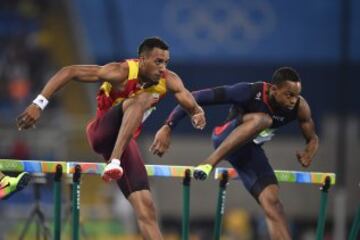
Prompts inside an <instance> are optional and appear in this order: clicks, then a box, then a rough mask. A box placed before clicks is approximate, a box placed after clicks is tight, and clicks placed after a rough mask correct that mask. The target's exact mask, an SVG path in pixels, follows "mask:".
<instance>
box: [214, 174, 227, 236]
mask: <svg viewBox="0 0 360 240" xmlns="http://www.w3.org/2000/svg"><path fill="white" fill-rule="evenodd" d="M228 181H229V174H228V171H224V172H223V173H222V178H221V180H220V185H219V186H220V189H219V194H218V201H217V207H216V218H215V228H214V239H215V240H220V237H221V225H222V218H223V215H224V211H225V197H226V186H227V183H228Z"/></svg>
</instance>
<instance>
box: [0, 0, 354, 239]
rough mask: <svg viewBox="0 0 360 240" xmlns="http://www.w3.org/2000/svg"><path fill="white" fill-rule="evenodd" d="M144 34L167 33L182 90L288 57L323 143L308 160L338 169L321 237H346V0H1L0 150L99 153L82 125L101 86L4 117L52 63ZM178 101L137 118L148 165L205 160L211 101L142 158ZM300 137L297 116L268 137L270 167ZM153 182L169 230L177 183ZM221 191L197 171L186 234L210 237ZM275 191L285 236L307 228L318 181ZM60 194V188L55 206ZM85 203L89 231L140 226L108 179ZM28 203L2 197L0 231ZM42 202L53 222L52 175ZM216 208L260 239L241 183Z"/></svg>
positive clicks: (350, 115) (176, 207)
mask: <svg viewBox="0 0 360 240" xmlns="http://www.w3.org/2000/svg"><path fill="white" fill-rule="evenodd" d="M149 36H159V37H161V38H162V39H164V40H165V41H166V42H167V43H168V44H169V45H170V54H171V62H170V65H169V68H170V69H172V70H174V71H176V72H177V73H178V74H179V75H180V76H181V77H182V79H183V81H184V83H185V85H186V86H187V87H188V88H189V89H190V90H196V89H200V88H204V87H209V86H216V85H223V84H232V83H235V82H238V81H250V82H254V81H263V80H269V79H270V78H271V74H272V72H273V71H274V70H275V69H276V68H278V67H280V66H285V65H286V66H292V67H294V68H295V69H297V70H298V72H299V73H300V76H301V78H302V81H303V96H304V97H305V98H306V99H307V100H308V102H309V103H310V105H311V108H312V112H313V117H314V120H315V121H316V126H317V131H318V132H319V136H320V143H321V144H320V150H319V153H318V155H317V157H316V159H315V161H314V163H313V165H312V166H311V167H310V168H309V170H311V171H333V172H336V173H337V174H338V185H337V186H336V187H335V188H333V189H331V190H330V197H331V198H330V203H329V209H328V218H327V223H328V224H327V228H326V230H327V231H326V235H327V237H328V239H345V238H344V236H345V234H346V233H347V232H348V229H349V226H350V223H351V220H352V218H353V216H354V214H355V211H356V207H357V206H358V204H359V197H360V194H359V186H358V184H359V176H360V175H359V173H358V170H359V169H360V163H359V157H358V156H359V139H360V130H359V109H360V108H359V107H360V106H359V100H358V97H357V95H358V89H359V87H360V83H359V81H358V76H359V74H360V70H359V69H360V68H359V67H360V46H359V44H358V42H359V41H360V2H359V1H356V0H343V1H341V0H333V1H326V0H318V1H310V0H304V1H301V2H300V1H296V2H293V1H280V0H255V1H245V0H244V1H238V0H225V1H216V0H207V1H205V0H198V1H196V0H187V1H176V0H156V1H146V0H136V1H131V0H123V1H116V0H107V1H101V0H90V1H85V0H74V1H55V0H48V1H46V0H27V1H25V0H16V1H14V0H3V1H1V3H0V53H1V55H0V83H1V85H0V86H1V87H0V137H1V141H0V155H1V158H17V159H46V160H69V161H100V160H101V159H100V157H99V156H96V155H94V154H92V153H91V151H90V149H89V147H88V145H87V141H86V139H85V134H84V126H85V124H86V123H87V121H88V120H89V119H90V118H91V117H92V116H93V114H94V112H95V106H96V105H95V94H96V90H97V87H98V86H97V85H84V84H79V83H71V84H70V85H69V86H67V87H66V88H65V89H63V91H61V92H60V93H59V94H57V96H56V97H55V98H54V99H52V100H51V104H50V106H49V108H48V109H47V110H46V111H45V112H44V114H43V116H42V118H41V120H40V122H39V123H38V125H37V129H34V130H30V131H27V132H17V131H16V128H15V121H14V120H15V118H16V116H17V115H18V114H19V113H20V112H21V111H22V110H23V109H24V107H26V106H27V104H29V103H30V101H31V100H32V99H33V98H34V97H35V96H36V95H37V93H38V92H39V91H40V89H41V87H42V86H43V84H44V83H45V82H46V81H47V80H48V79H49V77H50V76H51V75H52V74H54V73H55V72H56V71H57V70H59V69H60V68H61V67H62V66H65V65H70V64H104V63H107V62H111V61H119V60H121V59H124V58H134V57H136V50H137V46H138V44H139V43H140V42H141V41H142V40H143V39H144V38H145V37H149ZM174 104H175V102H174V99H173V98H172V97H171V96H170V95H169V96H167V98H166V99H165V100H164V101H162V102H161V104H160V105H159V106H158V109H157V111H156V112H155V113H154V114H153V115H152V116H151V118H150V119H149V120H148V121H147V122H146V127H145V129H144V132H143V135H142V137H141V139H140V143H141V144H140V145H141V147H142V152H143V155H144V158H145V159H146V161H147V163H148V164H171V165H195V164H196V163H198V162H200V161H201V160H203V159H204V158H205V157H206V156H207V155H208V154H209V153H210V151H211V149H212V148H211V143H210V139H209V136H210V132H211V129H212V127H213V126H215V124H217V123H219V122H221V121H222V120H223V119H224V117H225V114H226V111H227V109H226V108H224V107H213V108H209V109H207V110H208V111H207V118H208V126H207V128H206V129H205V130H204V132H199V131H196V130H193V129H192V128H191V125H190V123H189V122H188V121H183V122H182V123H181V124H180V126H179V127H178V128H177V130H176V131H175V132H174V135H173V141H172V148H171V150H170V152H169V153H168V154H167V155H165V157H163V159H160V158H157V157H154V156H151V155H150V154H149V152H148V150H147V149H148V147H149V146H150V144H151V141H152V138H153V135H154V133H155V131H156V130H157V129H158V128H159V127H160V126H161V124H162V122H163V121H164V119H165V117H166V116H167V114H168V113H169V112H170V111H171V109H172V107H173V106H174ZM219 112H222V113H223V114H219ZM303 144H304V141H303V139H302V137H301V134H300V132H299V131H298V130H297V124H296V123H294V124H292V125H291V126H289V127H286V128H285V129H282V130H281V131H280V132H279V133H278V134H277V136H276V137H275V139H274V140H273V141H272V142H270V143H268V144H266V146H265V149H266V151H267V153H268V155H269V157H270V159H271V163H272V164H273V166H274V168H275V169H289V170H303V169H302V168H301V166H300V165H299V164H298V163H297V161H296V157H295V151H296V150H298V149H302V147H303ZM224 166H227V165H226V164H224ZM151 185H152V188H153V192H154V196H155V201H156V203H157V206H158V210H159V216H160V219H161V222H162V228H163V230H164V233H165V234H166V236H167V238H168V239H177V236H178V234H179V232H180V230H179V226H180V223H181V185H180V181H179V180H178V179H156V178H152V179H151ZM217 189H218V183H217V182H216V181H213V180H209V181H207V182H205V183H198V182H194V183H193V186H192V190H191V191H192V192H191V194H192V195H191V219H192V222H191V228H190V229H191V233H192V235H193V237H194V239H209V233H211V231H209V229H210V228H211V227H212V224H213V219H214V213H215V206H216V193H217ZM281 198H282V200H283V202H284V205H285V210H286V212H287V215H288V219H289V221H290V225H291V229H292V232H293V234H294V236H295V239H312V236H313V234H314V229H315V225H316V217H317V214H318V207H319V198H320V196H319V191H318V187H317V186H303V185H292V184H283V185H281ZM66 202H67V199H66V198H65V199H64V206H65V205H66ZM81 205H82V212H81V214H82V220H83V223H84V228H85V229H86V231H87V232H88V235H90V236H91V237H92V238H93V239H100V238H101V239H103V238H106V239H110V238H111V237H114V238H115V237H118V236H120V235H121V236H125V235H126V236H132V235H133V234H136V226H135V225H134V219H133V217H132V212H131V210H130V209H129V206H128V205H127V204H126V201H124V199H123V197H122V195H121V194H120V192H119V191H118V190H117V189H116V187H115V186H113V185H110V186H108V185H105V184H104V183H102V182H101V181H100V180H99V179H98V178H97V177H84V178H83V188H82V198H81ZM32 206H33V192H32V186H29V187H28V188H27V189H26V190H25V191H24V192H22V193H20V194H18V195H17V196H14V197H13V198H12V200H9V201H5V202H0V239H2V238H3V239H13V238H14V239H16V236H17V233H18V231H19V229H21V228H22V226H23V225H22V224H23V221H24V220H25V219H26V217H27V216H28V213H30V210H31V208H32ZM41 206H42V208H43V210H44V212H45V213H46V217H47V219H48V220H51V218H52V211H51V207H52V194H51V181H49V183H48V184H45V185H44V186H43V191H42V201H41ZM225 213H226V217H225V223H224V230H225V233H226V231H228V232H234V231H235V230H234V228H235V229H237V230H238V231H240V233H233V234H240V235H241V236H242V238H241V239H266V237H267V236H266V229H265V227H264V222H263V219H262V213H261V212H260V209H259V207H258V206H257V204H256V202H255V201H253V199H252V198H251V197H250V196H249V195H248V194H247V193H246V192H245V191H244V189H243V187H242V185H241V183H239V182H232V183H231V184H230V185H229V190H228V195H227V199H226V211H225ZM234 219H235V220H234ZM239 219H240V220H239ZM234 226H235V227H234ZM235 232H236V231H235ZM123 234H125V235H123ZM105 236H106V237H105ZM229 239H231V238H229ZM235 239H240V238H235Z"/></svg>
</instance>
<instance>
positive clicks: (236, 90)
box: [150, 83, 251, 157]
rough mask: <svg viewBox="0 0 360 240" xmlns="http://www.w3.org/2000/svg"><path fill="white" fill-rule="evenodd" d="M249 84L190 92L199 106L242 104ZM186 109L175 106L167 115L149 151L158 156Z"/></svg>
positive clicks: (164, 148) (166, 147)
mask: <svg viewBox="0 0 360 240" xmlns="http://www.w3.org/2000/svg"><path fill="white" fill-rule="evenodd" d="M250 86H251V84H249V83H237V84H234V85H230V86H218V87H214V88H207V89H202V90H199V91H194V92H192V95H193V96H194V98H195V100H196V101H197V103H198V104H199V105H201V106H208V105H220V104H231V103H235V104H240V105H241V104H242V103H245V102H247V101H248V100H249V99H250V96H251V94H250V93H251V91H250ZM186 115H187V114H186V111H185V110H184V109H183V108H182V107H181V106H180V105H178V106H176V107H175V108H174V109H173V110H172V112H171V113H170V115H169V116H168V118H167V120H166V122H165V124H164V125H163V126H162V127H161V128H160V129H159V130H158V131H157V133H156V135H155V138H154V141H153V144H152V145H151V147H150V151H151V152H152V153H153V154H157V155H159V156H160V157H161V156H162V155H163V154H164V153H165V152H166V150H167V149H168V148H169V146H170V139H171V131H172V129H174V128H175V127H176V125H177V124H178V123H179V122H180V121H181V120H182V119H183V118H184V117H185V116H186Z"/></svg>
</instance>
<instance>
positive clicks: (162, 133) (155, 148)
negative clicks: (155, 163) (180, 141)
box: [149, 124, 171, 157]
mask: <svg viewBox="0 0 360 240" xmlns="http://www.w3.org/2000/svg"><path fill="white" fill-rule="evenodd" d="M170 139H171V128H170V127H169V126H168V125H166V124H165V125H164V126H162V127H161V128H160V129H159V130H158V131H157V132H156V134H155V138H154V141H153V143H152V144H151V146H150V149H149V150H150V152H152V153H153V154H154V155H158V156H159V157H162V155H163V154H164V153H165V152H166V151H167V150H168V149H169V147H170Z"/></svg>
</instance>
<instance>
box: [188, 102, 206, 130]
mask: <svg viewBox="0 0 360 240" xmlns="http://www.w3.org/2000/svg"><path fill="white" fill-rule="evenodd" d="M191 123H192V125H193V126H194V128H196V129H201V130H202V129H204V127H205V126H206V118H205V112H204V110H203V109H202V108H201V107H200V106H199V108H198V111H197V113H195V114H194V115H192V116H191Z"/></svg>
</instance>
